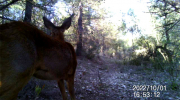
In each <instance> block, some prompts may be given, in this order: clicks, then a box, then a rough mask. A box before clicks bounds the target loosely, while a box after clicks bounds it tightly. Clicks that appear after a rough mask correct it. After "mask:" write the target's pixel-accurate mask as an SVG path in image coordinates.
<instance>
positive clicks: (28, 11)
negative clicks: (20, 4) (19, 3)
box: [24, 0, 33, 23]
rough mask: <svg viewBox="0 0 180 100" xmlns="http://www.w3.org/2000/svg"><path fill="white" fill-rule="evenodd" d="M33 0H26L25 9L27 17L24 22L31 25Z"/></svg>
mask: <svg viewBox="0 0 180 100" xmlns="http://www.w3.org/2000/svg"><path fill="white" fill-rule="evenodd" d="M32 1H33V0H26V9H25V17H24V22H28V23H31V16H32V4H31V2H32Z"/></svg>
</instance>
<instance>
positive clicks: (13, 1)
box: [0, 0, 18, 10]
mask: <svg viewBox="0 0 180 100" xmlns="http://www.w3.org/2000/svg"><path fill="white" fill-rule="evenodd" d="M17 1H18V0H12V1H11V2H10V3H8V4H7V5H4V6H2V7H0V10H3V9H5V8H7V7H8V6H10V5H12V4H13V3H15V2H17Z"/></svg>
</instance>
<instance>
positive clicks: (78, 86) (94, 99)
mask: <svg viewBox="0 0 180 100" xmlns="http://www.w3.org/2000/svg"><path fill="white" fill-rule="evenodd" d="M120 62H121V61H118V60H116V59H110V58H106V57H100V58H96V59H94V60H88V59H86V58H83V57H82V58H78V66H77V70H76V76H75V95H76V99H77V100H145V99H146V100H175V99H176V100H180V88H179V87H177V88H179V89H177V90H172V88H171V86H170V84H171V82H172V80H173V79H175V80H179V82H180V77H176V78H173V77H172V76H170V75H169V74H168V73H167V72H160V71H155V70H154V69H152V68H151V65H150V64H149V65H147V66H143V65H142V66H132V65H122V64H121V63H120ZM37 86H39V87H43V86H44V88H43V89H42V90H41V92H40V94H39V95H37V93H36V92H35V87H37ZM138 86H140V87H139V88H138ZM138 89H139V90H138ZM142 89H147V90H142ZM138 93H140V95H139V94H138ZM148 93H150V94H148ZM67 94H68V92H67ZM136 96H141V97H136ZM143 96H144V97H143ZM148 96H149V97H148ZM155 96H156V97H155ZM18 98H19V99H18V100H62V97H61V94H60V91H59V88H58V85H57V83H56V81H47V80H40V79H36V78H32V79H31V81H30V82H29V83H28V84H27V85H26V86H25V87H24V88H23V90H22V91H21V92H20V93H19V96H18ZM68 98H69V100H70V97H69V95H68Z"/></svg>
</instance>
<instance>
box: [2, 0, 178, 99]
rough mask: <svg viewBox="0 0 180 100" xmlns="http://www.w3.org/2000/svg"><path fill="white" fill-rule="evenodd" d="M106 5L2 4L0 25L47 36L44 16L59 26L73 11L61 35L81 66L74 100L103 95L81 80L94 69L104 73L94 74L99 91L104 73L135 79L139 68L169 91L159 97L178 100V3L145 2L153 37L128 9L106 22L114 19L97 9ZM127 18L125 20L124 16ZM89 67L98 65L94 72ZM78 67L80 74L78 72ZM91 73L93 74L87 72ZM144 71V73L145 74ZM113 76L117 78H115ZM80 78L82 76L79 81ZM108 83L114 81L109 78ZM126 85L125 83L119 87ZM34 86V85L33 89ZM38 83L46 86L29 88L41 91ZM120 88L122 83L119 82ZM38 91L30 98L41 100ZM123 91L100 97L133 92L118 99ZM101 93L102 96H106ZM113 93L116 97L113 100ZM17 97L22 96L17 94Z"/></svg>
mask: <svg viewBox="0 0 180 100" xmlns="http://www.w3.org/2000/svg"><path fill="white" fill-rule="evenodd" d="M140 1H141V0H140ZM104 2H106V0H0V23H1V24H4V23H9V22H11V21H24V22H29V23H31V24H33V25H35V26H37V27H38V28H39V29H40V30H43V31H44V32H45V33H47V34H49V33H50V31H49V30H47V29H46V28H45V27H44V24H43V20H42V17H43V16H46V17H47V18H48V19H50V20H51V21H52V22H53V23H54V24H55V25H57V26H60V25H61V24H62V22H63V20H64V19H65V18H67V17H69V16H70V15H71V14H73V13H74V14H75V16H74V18H73V22H72V25H71V27H70V29H69V30H68V31H66V32H65V39H66V41H68V42H70V43H71V44H73V46H74V48H75V50H76V54H77V56H78V67H79V68H78V69H77V76H76V77H77V79H76V81H78V79H79V80H81V81H78V82H77V84H76V83H75V84H76V85H75V88H76V91H79V92H80V93H77V92H76V95H78V97H77V98H78V99H86V100H91V99H87V98H88V97H91V98H92V99H94V100H99V99H98V97H99V98H101V97H102V96H101V95H100V94H99V93H100V91H99V92H98V95H97V94H96V92H94V90H93V89H91V90H89V89H88V88H87V84H90V83H88V82H87V84H84V81H85V80H87V81H90V80H89V79H86V78H87V77H90V76H91V75H92V74H93V71H92V69H93V70H94V69H96V68H97V69H98V70H102V73H101V72H99V71H98V72H97V73H96V74H93V75H94V76H92V77H94V78H96V77H98V79H97V80H98V82H97V84H96V85H95V86H97V87H98V88H96V89H102V86H104V85H102V84H105V83H103V78H102V77H104V76H107V77H108V76H109V75H107V74H106V75H104V74H105V73H110V74H113V73H116V72H121V76H122V75H125V73H126V74H131V73H133V75H135V74H137V73H135V72H137V71H138V70H139V69H141V70H140V72H139V73H138V74H139V75H140V76H141V79H142V77H143V76H146V75H148V74H147V73H149V76H147V77H146V78H148V79H147V80H148V81H149V84H150V83H152V81H157V82H159V83H161V84H165V85H167V87H168V90H167V91H168V92H170V93H167V94H164V95H167V97H166V96H165V97H163V96H162V98H164V99H179V98H180V94H179V92H180V87H179V86H180V77H179V73H180V1H179V0H149V2H147V3H148V4H149V6H148V10H149V11H148V12H144V13H149V14H150V15H151V24H152V26H151V27H153V30H152V32H150V33H152V34H145V33H144V31H143V29H142V28H141V27H140V26H139V24H138V23H139V20H141V19H139V18H138V17H137V16H136V14H135V13H134V11H133V9H129V11H128V12H127V13H122V12H121V11H119V13H122V16H121V17H120V18H121V19H118V20H117V22H118V24H114V23H113V22H111V21H108V20H107V19H109V18H112V16H113V15H111V12H110V11H108V10H107V9H104V8H103V7H101V5H102V4H103V3H104ZM112 2H113V1H112ZM125 15H126V17H123V16H125ZM127 16H128V18H129V19H130V23H129V22H128V21H127V20H126V18H127ZM144 24H146V23H144ZM127 34H130V35H129V36H130V37H131V38H121V37H123V36H125V35H127ZM129 42H130V44H129ZM92 66H96V67H95V68H93V67H92ZM97 66H98V67H97ZM99 66H100V67H99ZM112 66H114V67H112ZM112 68H113V69H112ZM82 69H84V70H83V71H82ZM111 69H112V71H111ZM91 71H92V73H90V72H91ZM106 71H108V72H106ZM122 73H123V74H122ZM143 73H146V75H145V74H143ZM154 73H159V76H158V75H157V76H158V78H157V80H156V79H151V78H150V77H152V76H151V75H153V74H154ZM115 76H116V77H118V76H119V74H116V75H115ZM157 76H153V77H157ZM81 77H86V78H84V79H81ZM107 77H106V78H107ZM127 77H128V76H126V77H125V78H126V79H127ZM129 77H133V78H131V79H132V80H136V77H135V76H131V75H129ZM161 78H162V80H161ZM110 79H112V77H111V78H110ZM34 80H36V79H33V80H31V82H32V81H33V82H34ZM82 80H84V81H82ZM104 80H105V79H104ZM116 80H117V79H115V80H112V81H111V82H113V83H116ZM147 80H146V81H147ZM142 81H143V79H142V80H141V82H140V81H138V82H137V83H133V82H132V83H129V84H130V85H132V84H142ZM121 82H122V81H121ZM124 82H125V81H123V82H122V83H124ZM95 83H96V82H95ZM95 83H93V84H95ZM100 83H101V84H100ZM32 84H34V86H33V85H32ZM37 84H38V85H37ZM40 84H44V83H36V82H34V83H31V87H33V88H35V89H36V90H37V89H40V90H41V89H42V88H39V85H40ZM48 84H49V83H48ZM82 84H83V85H82ZM118 84H119V85H120V83H118ZM124 84H125V83H124ZM146 84H147V83H146ZM153 84H155V83H153ZM126 85H127V83H126ZM155 85H157V84H155ZM80 86H82V87H80ZM27 87H30V86H26V89H27ZM77 87H79V88H81V89H78V88H77ZM112 87H113V86H112ZM112 87H111V86H109V87H106V86H104V87H103V88H107V89H108V91H111V92H112V93H114V92H113V91H115V90H110V89H112ZM92 88H93V87H92ZM126 89H127V90H129V91H131V92H130V93H132V90H130V88H127V87H126ZM131 89H132V87H131ZM36 90H32V91H35V92H34V93H35V94H36V96H35V97H29V98H36V99H39V100H41V99H40V97H43V96H42V94H43V93H40V94H41V95H40V94H39V93H38V95H37V91H36ZM121 90H122V88H120V89H119V90H117V92H118V93H119V94H117V95H115V93H114V94H109V93H110V92H107V94H108V95H109V98H108V97H106V96H107V95H106V96H104V98H103V97H102V98H101V100H105V98H106V100H115V99H117V100H119V99H123V98H130V99H132V98H133V94H131V95H128V96H127V94H124V95H123V96H120V95H122V94H123V93H121V92H120V91H121ZM82 91H86V92H87V91H90V92H94V94H95V96H94V97H97V98H93V96H90V94H88V93H87V94H83V92H82ZM41 92H42V91H41ZM22 93H23V92H22ZM124 93H125V92H124ZM91 94H92V93H91ZM102 94H103V95H104V94H106V93H102ZM39 95H40V96H39ZM112 95H115V97H113V96H112ZM38 96H39V97H38ZM122 97H123V98H122ZM19 98H21V96H20V97H19ZM22 98H23V97H22ZM44 98H45V97H44ZM46 99H47V98H46ZM52 100H54V99H52Z"/></svg>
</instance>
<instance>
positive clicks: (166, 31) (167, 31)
mask: <svg viewBox="0 0 180 100" xmlns="http://www.w3.org/2000/svg"><path fill="white" fill-rule="evenodd" d="M179 22H180V19H179V20H178V21H177V22H175V23H174V24H173V25H172V26H171V27H170V28H168V29H167V30H166V32H168V31H169V30H171V29H172V28H173V27H174V26H175V25H176V24H177V23H179Z"/></svg>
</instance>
